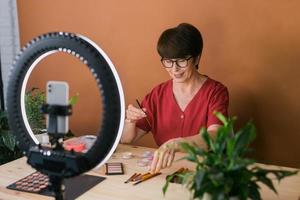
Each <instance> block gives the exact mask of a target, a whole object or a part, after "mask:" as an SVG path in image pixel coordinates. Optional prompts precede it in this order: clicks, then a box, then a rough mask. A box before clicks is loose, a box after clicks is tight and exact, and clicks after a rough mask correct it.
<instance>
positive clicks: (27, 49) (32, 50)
mask: <svg viewBox="0 0 300 200" xmlns="http://www.w3.org/2000/svg"><path fill="white" fill-rule="evenodd" d="M57 52H65V53H68V54H70V55H72V56H74V57H76V58H78V59H79V60H80V61H81V62H83V63H84V64H85V65H86V66H87V67H88V68H89V70H90V72H91V73H92V75H93V77H94V78H95V80H96V83H97V86H98V89H99V91H100V94H101V95H102V96H103V97H105V98H103V99H102V103H103V105H104V106H103V110H104V112H103V113H104V116H103V118H102V123H101V127H100V129H99V131H98V134H97V137H96V141H95V142H94V144H93V145H92V147H91V148H90V149H89V150H88V151H87V152H86V153H78V152H74V151H72V150H71V151H67V150H65V149H64V148H62V147H61V143H59V142H58V145H57V146H56V147H55V148H51V147H45V146H42V145H41V144H40V143H39V141H38V140H37V138H36V137H35V135H34V133H33V132H32V130H31V128H30V124H29V121H28V119H27V116H26V109H25V103H24V102H25V94H26V85H27V83H28V80H29V76H30V74H31V73H32V71H33V70H34V68H35V67H36V66H37V64H38V63H39V62H40V61H41V60H42V59H44V58H45V57H47V56H49V55H51V54H53V53H57ZM6 98H7V99H6V102H7V113H8V122H9V126H10V128H11V130H12V131H11V132H12V133H13V134H14V135H15V136H16V139H17V145H18V147H19V148H20V150H21V151H22V152H23V154H24V155H26V156H27V157H28V160H27V162H28V164H30V165H31V166H32V167H33V168H35V169H37V170H38V171H40V172H42V173H45V174H47V175H49V177H50V181H51V185H52V189H53V191H54V192H55V198H56V199H60V200H61V199H64V187H63V179H64V178H70V177H74V176H77V175H80V174H81V173H84V172H86V171H88V170H91V169H93V168H95V167H98V166H101V165H103V164H104V163H105V162H106V161H107V160H108V159H109V158H110V156H111V155H112V154H113V152H114V150H115V149H116V147H117V145H118V143H119V140H120V138H121V135H122V130H123V126H124V119H125V98H124V93H123V88H122V84H121V81H120V78H119V76H118V74H117V71H116V69H115V67H114V65H113V64H112V62H111V60H110V59H109V58H108V56H107V55H106V54H105V52H104V51H103V50H102V49H101V48H100V47H99V46H98V45H97V44H96V43H94V42H93V41H92V40H90V39H88V38H87V37H84V36H82V35H79V34H74V33H67V32H51V33H47V34H43V35H40V36H38V37H36V38H34V39H33V40H31V41H30V42H29V43H27V44H26V45H25V46H24V47H23V48H22V50H21V52H20V53H19V54H18V55H17V57H16V59H15V61H14V64H13V67H12V68H11V73H10V77H9V82H8V89H7V95H6ZM43 109H44V111H45V112H48V114H52V115H53V116H55V115H59V114H63V115H60V116H66V117H67V116H68V115H69V114H71V113H69V109H70V108H69V107H68V105H64V106H63V107H60V106H55V104H48V105H45V106H44V108H43ZM51 121H53V120H51ZM54 121H55V120H54ZM53 123H54V122H51V124H53ZM55 126H56V125H55V123H54V124H53V125H50V127H49V128H50V132H51V133H50V132H49V134H50V135H51V134H52V136H53V138H57V140H59V138H61V137H62V136H63V135H64V134H62V133H63V132H61V131H57V132H56V131H55V129H56V128H58V127H55ZM54 143H55V140H54Z"/></svg>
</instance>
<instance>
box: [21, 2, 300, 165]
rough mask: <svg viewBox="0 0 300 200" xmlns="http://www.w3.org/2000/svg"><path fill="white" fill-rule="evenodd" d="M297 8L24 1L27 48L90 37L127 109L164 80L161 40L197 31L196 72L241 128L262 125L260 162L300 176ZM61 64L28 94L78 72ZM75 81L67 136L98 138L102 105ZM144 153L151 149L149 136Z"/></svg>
mask: <svg viewBox="0 0 300 200" xmlns="http://www.w3.org/2000/svg"><path fill="white" fill-rule="evenodd" d="M299 7H300V2H299V1H297V0H289V1H282V0H266V1H260V0H252V1H235V0H228V1H211V0H187V1H182V0H164V1H160V0H152V1H140V0H127V1H116V0H111V1H99V0H84V1H73V0H64V1H61V0H44V1H40V0H26V1H22V0H19V1H18V10H19V24H20V36H21V43H22V44H25V42H27V41H29V40H30V39H31V38H33V37H35V36H37V35H39V34H41V33H45V32H49V31H70V32H76V33H80V34H82V35H85V36H87V37H89V38H91V39H92V40H94V41H95V42H96V43H98V44H99V45H100V46H101V47H102V48H103V49H104V50H105V52H106V53H107V54H108V55H109V57H110V58H111V60H112V61H113V63H114V64H115V66H116V68H117V70H118V72H119V75H120V77H121V80H122V83H123V86H124V90H125V95H126V102H127V103H134V99H135V98H139V99H142V98H143V96H144V95H145V93H146V92H147V91H149V90H150V89H151V88H152V87H153V86H155V85H156V84H158V83H160V82H161V81H164V80H166V79H167V78H168V75H167V74H166V73H165V72H164V70H163V69H162V67H161V65H160V62H159V56H158V55H157V53H156V42H157V39H158V37H159V35H160V33H161V32H162V31H163V30H164V29H166V28H168V27H172V26H176V25H177V24H178V23H180V22H189V23H192V24H194V25H195V26H197V27H198V28H199V29H200V30H201V32H202V34H203V38H204V52H203V56H202V60H201V64H200V72H201V73H203V74H207V75H209V76H210V77H212V78H214V79H217V80H219V81H221V82H223V83H224V84H225V85H226V86H227V87H228V88H229V91H230V114H231V115H237V116H238V117H239V122H238V126H240V125H241V124H243V123H244V122H246V121H247V120H248V119H253V121H254V122H255V124H256V126H257V131H258V135H257V140H256V141H255V144H254V148H255V157H256V158H257V159H258V160H259V161H261V162H265V163H273V164H280V165H286V166H294V167H300V156H299V152H300V145H299V142H300V128H299V122H298V120H299V119H300V116H299V115H300V106H299V99H300V89H299V83H300V82H299V75H300V68H299V65H300V59H299V55H300V40H299V35H300V12H298V11H299ZM59 57H60V55H57V56H56V55H55V56H54V57H53V58H49V61H48V60H45V63H41V64H40V65H41V66H42V65H43V70H40V71H38V70H37V72H35V75H34V76H33V77H32V78H31V80H30V84H31V85H30V86H32V85H34V84H37V85H39V84H41V82H42V81H41V79H45V78H48V77H49V74H50V73H55V72H53V70H54V69H53V67H54V66H58V65H59V68H58V70H59V69H61V68H62V67H68V65H74V66H75V65H78V66H79V65H80V63H79V62H78V61H74V62H73V61H71V60H72V59H69V58H68V59H69V60H70V61H65V59H59ZM64 57H67V56H64ZM69 62H70V63H72V64H69ZM76 62H77V64H76ZM44 65H45V67H44ZM47 68H48V69H47ZM79 68H80V67H79ZM82 68H83V67H82ZM60 71H63V70H60ZM56 75H59V73H57V72H56V73H55V74H54V76H56ZM57 77H59V76H57ZM62 77H64V76H61V77H60V78H62ZM72 77H73V79H75V80H76V81H73V82H74V83H77V84H78V87H77V88H76V89H74V90H73V93H74V92H76V91H77V92H78V91H79V92H80V93H81V94H80V98H79V102H80V101H81V102H80V103H78V106H79V107H80V108H78V109H77V111H76V112H77V113H80V114H78V115H77V116H73V117H72V120H71V127H72V129H73V130H74V131H75V132H76V133H78V134H85V133H92V132H94V131H96V130H97V127H98V122H99V112H100V111H99V110H97V109H96V110H95V108H96V107H97V105H98V104H99V98H100V97H97V98H93V97H94V96H97V95H98V94H96V93H97V92H96V89H95V88H94V89H90V88H93V86H92V81H91V80H90V82H88V81H85V79H86V78H85V77H84V76H83V75H82V72H81V69H78V71H74V72H73V75H72ZM71 79H72V78H71ZM43 84H44V83H43ZM41 87H43V86H41ZM74 87H75V86H74ZM82 90H86V91H88V92H83V91H82ZM100 110H101V109H100ZM141 144H143V145H147V146H153V145H154V143H153V140H152V139H151V136H148V137H147V138H146V139H144V140H143V141H142V142H141Z"/></svg>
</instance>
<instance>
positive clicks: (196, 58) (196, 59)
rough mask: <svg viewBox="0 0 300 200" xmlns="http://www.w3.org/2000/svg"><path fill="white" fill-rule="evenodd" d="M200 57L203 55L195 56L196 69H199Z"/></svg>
mask: <svg viewBox="0 0 300 200" xmlns="http://www.w3.org/2000/svg"><path fill="white" fill-rule="evenodd" d="M200 57H201V55H199V56H197V57H195V59H194V63H195V67H196V69H199V62H200Z"/></svg>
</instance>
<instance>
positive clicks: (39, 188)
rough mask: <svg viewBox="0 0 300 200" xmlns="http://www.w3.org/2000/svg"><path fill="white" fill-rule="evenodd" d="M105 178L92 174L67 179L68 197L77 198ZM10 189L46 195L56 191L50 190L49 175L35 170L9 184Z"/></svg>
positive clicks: (52, 194) (66, 191) (51, 194)
mask: <svg viewBox="0 0 300 200" xmlns="http://www.w3.org/2000/svg"><path fill="white" fill-rule="evenodd" d="M104 179H105V178H104V177H99V176H91V175H86V174H85V175H81V176H76V177H73V178H68V179H65V186H66V190H65V194H66V199H75V198H77V197H78V196H80V195H81V194H83V193H84V192H86V191H87V190H89V189H91V188H92V187H94V186H95V185H96V184H98V183H100V182H102V181H103V180H104ZM7 188H8V189H12V190H18V191H22V192H30V193H35V194H41V195H45V196H53V197H54V193H53V192H52V191H50V190H49V177H48V176H47V175H45V174H42V173H40V172H34V173H32V174H30V175H28V176H26V177H24V178H22V179H20V180H18V181H16V182H15V183H13V184H10V185H9V186H7Z"/></svg>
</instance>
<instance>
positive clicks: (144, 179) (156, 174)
mask: <svg viewBox="0 0 300 200" xmlns="http://www.w3.org/2000/svg"><path fill="white" fill-rule="evenodd" d="M160 174H161V172H158V173H155V174H148V175H146V176H144V177H142V179H141V180H140V181H138V182H136V183H134V184H133V185H137V184H140V183H141V182H144V181H146V180H148V179H150V178H153V177H155V176H158V175H160Z"/></svg>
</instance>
